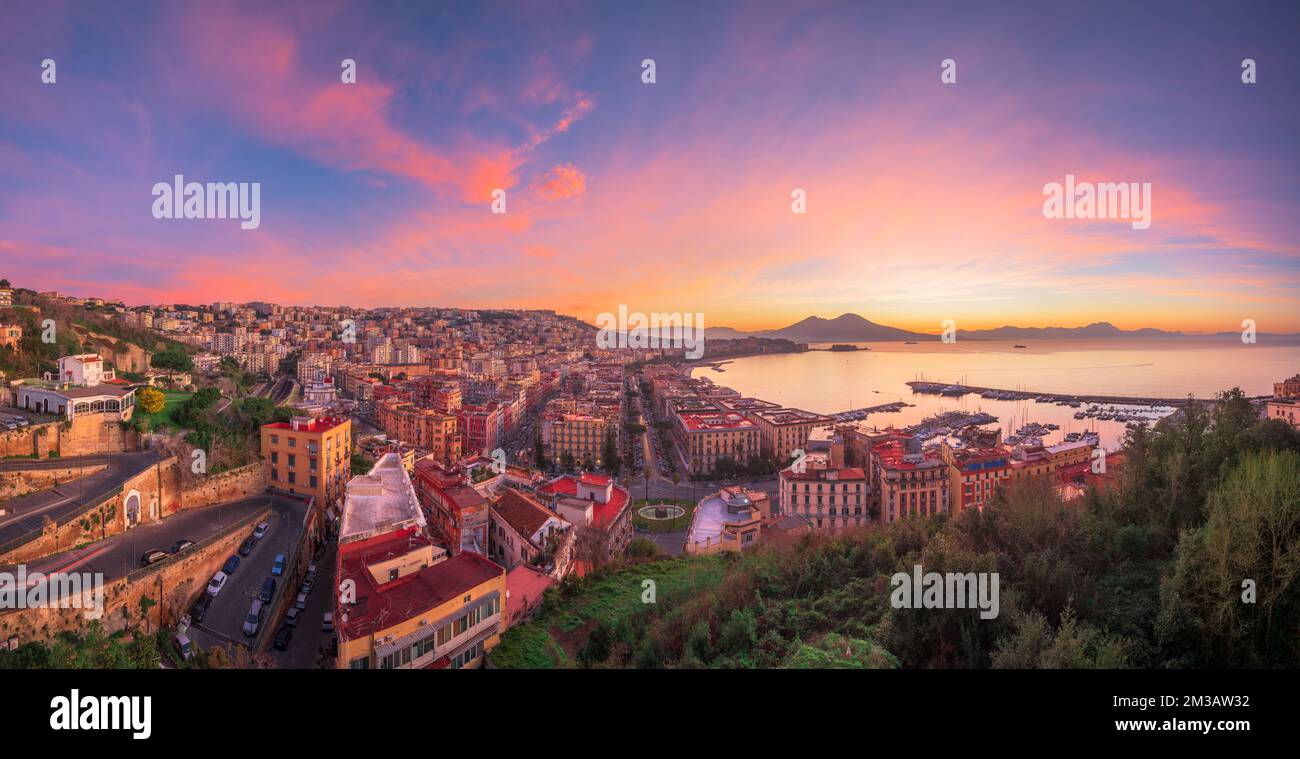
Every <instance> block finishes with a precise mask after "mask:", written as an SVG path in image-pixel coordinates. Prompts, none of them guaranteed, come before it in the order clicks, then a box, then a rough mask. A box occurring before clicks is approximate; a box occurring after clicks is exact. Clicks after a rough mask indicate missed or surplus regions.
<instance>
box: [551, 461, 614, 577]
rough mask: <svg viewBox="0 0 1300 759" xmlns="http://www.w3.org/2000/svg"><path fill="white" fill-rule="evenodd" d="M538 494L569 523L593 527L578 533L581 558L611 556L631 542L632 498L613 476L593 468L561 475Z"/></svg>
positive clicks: (604, 557)
mask: <svg viewBox="0 0 1300 759" xmlns="http://www.w3.org/2000/svg"><path fill="white" fill-rule="evenodd" d="M537 494H538V496H539V497H540V498H542V499H544V500H546V502H547V506H548V507H549V508H550V509H551V511H554V512H555V513H557V514H559V515H560V516H561V517H563V518H564V520H565V521H566V522H568V523H569V524H572V525H574V526H575V527H578V528H579V529H581V528H590V529H588V530H587V531H586V535H585V536H583V535H580V536H579V541H580V542H579V544H578V545H577V547H576V550H577V551H578V553H579V556H578V558H582V557H586V559H587V560H589V561H590V560H591V559H593V558H600V559H601V560H604V559H608V558H610V557H612V556H617V555H621V554H622V553H623V552H624V551H626V550H627V546H628V544H629V543H631V542H632V499H631V498H630V497H629V494H628V492H627V490H625V489H624V488H621V487H619V486H618V485H615V484H614V478H612V477H610V476H608V475H604V474H594V473H592V472H584V473H582V474H580V475H576V476H575V475H571V474H566V475H561V476H559V477H556V478H555V479H553V480H551V481H550V482H548V483H546V484H545V485H542V486H541V487H539V488H538V489H537ZM597 553H599V554H601V555H600V556H597Z"/></svg>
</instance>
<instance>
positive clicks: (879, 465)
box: [869, 435, 950, 524]
mask: <svg viewBox="0 0 1300 759" xmlns="http://www.w3.org/2000/svg"><path fill="white" fill-rule="evenodd" d="M869 486H870V488H871V490H872V492H873V494H874V496H875V501H876V503H877V504H878V506H879V508H880V519H881V521H882V522H885V523H886V524H888V523H891V522H896V521H898V520H899V519H903V518H904V517H915V516H934V515H937V514H942V513H946V512H947V511H948V509H949V504H950V496H949V476H948V466H947V464H945V463H944V461H943V458H942V456H941V455H940V454H938V453H936V452H933V451H931V452H924V451H922V450H921V446H920V441H919V440H917V439H915V438H911V437H908V436H903V435H899V436H896V437H892V438H890V439H888V440H885V441H883V442H880V443H876V444H875V445H874V446H872V448H871V470H870V483H869Z"/></svg>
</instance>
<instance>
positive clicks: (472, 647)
mask: <svg viewBox="0 0 1300 759" xmlns="http://www.w3.org/2000/svg"><path fill="white" fill-rule="evenodd" d="M356 481H360V484H359V485H358V487H357V488H356V492H355V493H354V492H353V490H354V489H353V487H352V484H351V483H349V486H348V496H347V498H346V499H345V502H344V506H343V523H344V525H351V526H353V527H352V528H351V529H349V530H347V531H346V534H345V535H342V536H341V537H340V541H339V549H338V551H339V554H338V567H339V569H338V576H337V577H336V578H335V579H336V583H335V586H336V587H337V588H339V593H338V596H337V599H336V601H337V606H336V608H335V617H334V619H335V626H336V628H337V629H338V636H339V655H338V660H337V662H336V666H338V667H339V668H350V669H370V668H379V669H421V668H433V669H441V668H451V669H460V668H469V667H476V666H478V665H479V664H480V663H481V662H482V660H483V656H484V655H485V654H486V653H487V652H488V651H490V650H491V649H492V647H493V646H495V645H496V644H497V643H498V642H499V641H500V639H501V631H502V630H503V629H504V627H505V622H504V620H505V619H506V618H507V593H506V573H505V570H504V569H503V568H501V567H500V566H497V565H496V564H494V563H492V562H491V561H488V560H487V559H485V558H483V557H482V556H480V555H478V554H476V553H474V552H470V551H466V552H464V553H460V554H458V555H456V556H448V554H447V551H446V549H444V548H443V547H441V546H439V545H436V544H435V543H434V542H433V541H432V540H430V538H429V536H428V535H427V534H425V533H424V531H423V530H422V524H423V519H422V518H421V517H420V515H419V513H418V511H419V507H418V505H416V498H415V493H414V491H413V488H412V486H411V484H410V480H409V479H408V478H406V476H405V472H404V470H403V469H402V468H401V465H400V462H399V461H397V460H396V458H395V456H394V455H393V454H388V455H386V456H385V457H384V458H382V459H381V460H380V461H379V462H377V463H376V464H375V467H374V468H373V469H372V470H371V472H370V473H369V474H367V475H365V476H364V477H358V478H356ZM401 491H405V492H401Z"/></svg>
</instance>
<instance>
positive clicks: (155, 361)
mask: <svg viewBox="0 0 1300 759" xmlns="http://www.w3.org/2000/svg"><path fill="white" fill-rule="evenodd" d="M149 363H150V364H151V365H152V366H153V367H154V368H155V369H166V370H167V378H168V379H171V376H172V373H173V372H188V371H190V370H191V369H193V368H194V362H193V361H192V360H191V359H190V357H189V356H188V355H187V354H186V353H185V351H183V350H181V349H180V348H177V347H175V346H173V347H171V348H168V349H167V350H165V351H161V352H159V353H155V354H153V358H151V359H150V360H149Z"/></svg>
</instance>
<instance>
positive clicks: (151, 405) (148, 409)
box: [136, 387, 167, 414]
mask: <svg viewBox="0 0 1300 759" xmlns="http://www.w3.org/2000/svg"><path fill="white" fill-rule="evenodd" d="M136 404H137V405H139V406H140V410H141V411H143V412H144V413H146V414H156V413H158V412H159V411H162V410H163V407H164V406H166V405H167V396H165V395H163V392H162V391H161V390H159V389H158V388H156V387H146V388H141V390H140V392H139V393H138V394H137V395H136Z"/></svg>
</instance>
